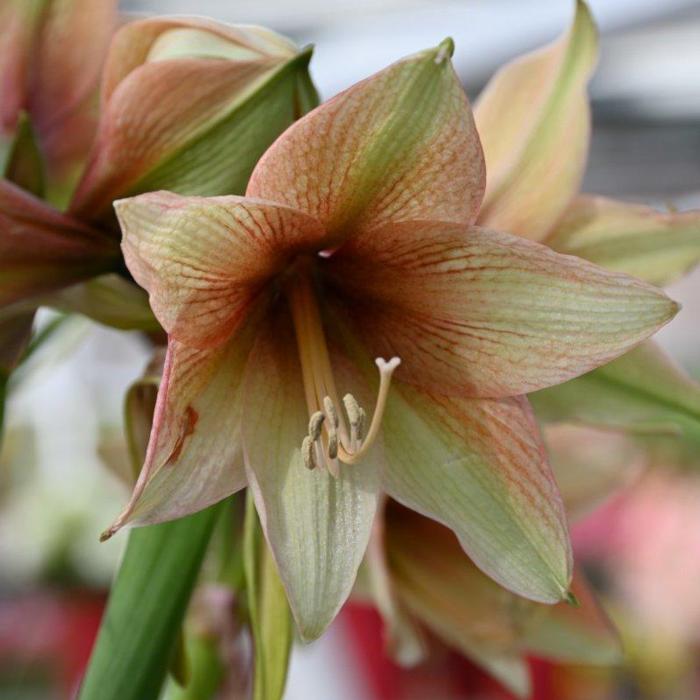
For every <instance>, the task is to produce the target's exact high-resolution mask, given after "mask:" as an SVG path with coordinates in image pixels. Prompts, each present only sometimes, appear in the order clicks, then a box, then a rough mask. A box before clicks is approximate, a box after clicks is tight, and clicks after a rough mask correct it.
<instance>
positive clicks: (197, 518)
mask: <svg viewBox="0 0 700 700" xmlns="http://www.w3.org/2000/svg"><path fill="white" fill-rule="evenodd" d="M220 510H221V506H220V505H218V504H217V505H215V506H211V507H210V508H207V509H206V510H203V511H200V512H199V513H195V514H194V515H190V516H188V517H186V518H181V519H180V520H174V521H172V522H169V523H163V524H161V525H151V526H149V527H144V528H138V529H135V530H133V531H132V532H131V533H130V535H129V542H128V544H127V549H126V553H125V555H124V560H123V562H122V565H121V567H120V569H119V573H118V574H117V578H116V581H115V582H114V585H113V586H112V592H111V594H110V597H109V603H108V605H107V610H106V612H105V615H104V618H103V619H102V624H101V626H100V632H99V635H98V637H97V642H96V643H95V647H94V649H93V652H92V656H91V658H90V664H89V666H88V670H87V674H86V676H85V679H84V681H83V685H82V687H81V689H80V694H79V696H78V698H79V700H151V699H152V698H153V699H155V698H157V697H158V695H159V693H160V690H161V686H162V684H163V681H164V679H165V676H166V673H167V671H168V667H169V665H170V662H171V660H172V656H173V652H174V650H175V647H176V642H177V638H178V634H179V633H180V628H181V625H182V621H183V617H184V615H185V610H186V608H187V604H188V602H189V599H190V595H191V593H192V589H193V588H194V585H195V583H196V580H197V575H198V573H199V569H200V566H201V564H202V560H203V558H204V554H205V552H206V549H207V545H208V543H209V539H210V536H211V533H212V530H213V528H214V524H215V522H216V519H217V517H218V515H219V513H220Z"/></svg>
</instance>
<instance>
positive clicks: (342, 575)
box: [242, 322, 379, 641]
mask: <svg viewBox="0 0 700 700" xmlns="http://www.w3.org/2000/svg"><path fill="white" fill-rule="evenodd" d="M294 344H295V341H294V336H293V335H292V332H291V329H289V328H287V327H286V326H285V325H283V324H282V323H281V322H280V323H277V324H276V325H271V326H270V328H268V330H267V332H266V333H265V334H263V335H261V336H260V338H259V339H258V342H257V344H256V346H255V348H254V349H253V352H252V353H251V357H250V361H249V363H248V367H247V368H246V378H245V384H244V387H245V395H246V405H245V414H244V416H243V423H242V430H243V442H244V449H245V456H246V470H247V473H248V480H249V483H250V488H251V489H252V490H253V495H254V498H255V505H256V508H257V510H258V514H259V515H260V522H261V524H262V527H263V530H264V532H265V536H266V538H267V541H268V542H269V544H270V548H271V550H272V554H273V556H274V558H275V561H276V562H277V567H278V569H279V573H280V577H281V579H282V582H283V583H284V586H285V589H286V591H287V597H288V599H289V603H290V606H291V609H292V613H293V614H294V618H295V620H296V623H297V626H298V628H299V632H300V634H301V636H302V639H304V640H305V641H311V640H313V639H316V638H317V637H318V636H320V635H321V633H322V632H323V631H324V630H325V628H326V627H327V626H328V624H329V623H330V622H331V620H332V619H333V618H334V617H335V615H336V613H337V612H338V610H339V609H340V607H341V605H342V604H343V603H344V602H345V600H346V598H347V597H348V595H349V594H350V591H351V589H352V585H353V583H354V581H355V576H356V574H357V569H358V567H359V565H360V562H361V561H362V557H363V555H364V553H365V550H366V548H367V543H368V540H369V535H370V530H371V527H372V520H373V517H374V513H375V509H376V504H377V489H378V482H379V477H378V474H377V471H376V465H375V464H373V463H372V459H371V457H372V455H370V456H368V458H367V460H364V461H363V462H362V463H360V464H355V465H352V466H346V465H341V467H340V474H339V476H338V478H334V477H333V476H331V475H330V474H329V473H328V472H327V471H326V470H325V469H323V468H321V467H317V468H316V469H314V470H309V469H307V468H306V467H305V466H304V460H303V458H302V454H301V443H302V440H303V438H304V436H305V435H306V434H307V431H308V420H309V414H308V410H307V406H306V400H305V396H304V389H303V385H302V378H301V377H302V375H301V367H300V365H299V361H298V357H297V353H296V352H295V350H294Z"/></svg>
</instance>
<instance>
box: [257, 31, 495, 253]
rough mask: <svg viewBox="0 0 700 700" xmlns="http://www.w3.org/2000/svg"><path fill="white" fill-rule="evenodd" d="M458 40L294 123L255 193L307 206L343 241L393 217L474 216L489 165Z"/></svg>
mask: <svg viewBox="0 0 700 700" xmlns="http://www.w3.org/2000/svg"><path fill="white" fill-rule="evenodd" d="M451 50H452V45H451V42H450V41H449V40H446V41H445V42H443V43H442V44H441V45H440V46H439V47H437V48H435V49H432V50H428V51H423V52H422V53H419V54H416V55H414V56H411V57H409V58H406V59H404V60H402V61H399V62H398V63H395V64H393V65H392V66H389V68H386V69H385V70H383V71H381V72H380V73H377V74H376V75H374V76H372V77H371V78H368V79H367V80H364V81H362V82H360V83H358V84H356V85H354V86H353V87H351V88H350V89H348V90H346V91H345V92H343V93H341V94H340V95H338V96H336V97H335V98H333V99H332V100H330V101H328V102H326V103H325V104H323V105H322V106H321V107H319V108H317V109H316V110H314V111H313V112H311V113H310V114H309V115H307V116H306V117H304V118H303V119H301V120H300V121H299V122H297V123H296V124H294V125H293V126H292V127H290V128H289V129H288V130H287V131H286V132H285V133H284V134H283V135H282V136H281V137H280V138H279V139H278V140H277V141H276V142H275V143H274V145H273V146H272V147H271V148H270V149H269V150H268V151H267V153H266V154H265V155H264V156H263V158H262V159H261V160H260V162H259V163H258V165H257V166H256V168H255V171H254V172H253V175H252V176H251V179H250V183H249V185H248V190H247V194H248V195H250V196H255V197H263V198H265V199H270V200H272V201H275V202H281V203H284V204H288V205H289V206H292V207H295V208H297V209H300V210H301V211H305V212H307V213H309V214H311V215H312V216H314V217H316V218H317V219H319V220H320V221H321V222H322V223H323V224H324V225H325V226H326V227H327V228H328V230H329V231H330V232H331V233H332V234H333V235H334V236H335V237H336V240H337V241H339V240H341V239H342V238H344V237H345V236H346V235H349V234H350V233H351V232H352V230H355V229H361V228H363V227H367V226H375V225H377V224H379V223H382V222H387V221H400V220H410V219H426V218H428V219H439V220H443V221H454V222H459V223H471V222H472V221H473V220H474V219H475V217H476V213H477V211H478V208H479V204H480V202H481V197H482V193H483V183H484V166H483V158H482V154H481V147H480V145H479V139H478V136H477V134H476V131H475V129H474V122H473V119H472V115H471V111H470V109H469V104H468V102H467V98H466V96H465V95H464V91H463V90H462V87H461V85H460V83H459V80H458V78H457V76H456V75H455V72H454V69H453V68H452V65H451V63H450V61H449V55H450V54H451Z"/></svg>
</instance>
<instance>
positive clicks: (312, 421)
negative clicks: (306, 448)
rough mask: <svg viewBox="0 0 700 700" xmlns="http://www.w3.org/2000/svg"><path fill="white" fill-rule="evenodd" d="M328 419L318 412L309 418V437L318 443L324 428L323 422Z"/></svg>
mask: <svg viewBox="0 0 700 700" xmlns="http://www.w3.org/2000/svg"><path fill="white" fill-rule="evenodd" d="M325 419H326V417H325V416H324V415H323V413H321V411H316V412H315V413H314V414H313V415H312V416H311V418H309V437H310V438H311V439H312V440H313V441H314V442H316V440H318V439H319V438H320V437H321V428H322V427H323V421H324V420H325Z"/></svg>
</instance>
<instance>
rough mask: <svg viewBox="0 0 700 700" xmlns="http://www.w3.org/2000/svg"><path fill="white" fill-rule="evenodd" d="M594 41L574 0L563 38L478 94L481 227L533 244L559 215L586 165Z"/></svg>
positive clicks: (517, 63)
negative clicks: (483, 172)
mask: <svg viewBox="0 0 700 700" xmlns="http://www.w3.org/2000/svg"><path fill="white" fill-rule="evenodd" d="M597 43H598V41H597V32H596V28H595V25H594V24H593V19H592V18H591V15H590V11H589V10H588V7H587V6H586V4H585V2H583V1H582V0H578V2H577V4H576V16H575V18H574V22H573V25H572V27H571V29H570V30H569V31H568V32H567V33H566V34H565V35H564V36H562V37H561V38H560V39H559V40H558V41H556V42H554V43H553V44H551V45H549V46H547V47H545V48H543V49H540V50H539V51H535V52H534V53H531V54H528V55H526V56H523V57H521V58H519V59H517V60H515V61H513V62H512V63H509V64H508V65H506V66H504V67H503V68H501V70H500V71H499V72H498V73H496V75H495V76H494V77H493V79H492V80H491V82H490V83H489V84H488V85H487V86H486V88H485V89H484V92H483V93H482V94H481V96H480V98H479V100H478V101H477V103H476V106H475V108H474V115H475V118H476V124H477V128H478V131H479V135H480V137H481V141H482V144H483V147H484V155H485V158H486V171H487V185H486V195H485V197H484V206H483V208H482V210H481V214H480V216H479V223H481V224H482V225H484V226H489V227H493V228H497V229H500V230H503V231H510V232H511V233H515V234H518V235H520V236H525V237H526V238H530V239H533V240H541V239H542V238H543V237H544V236H545V234H546V233H547V232H548V231H549V230H550V228H551V227H552V226H553V225H554V223H555V222H556V220H557V219H558V218H559V216H561V214H563V212H564V211H565V210H566V207H567V206H568V204H569V202H570V201H571V199H572V198H573V196H574V195H575V194H576V192H577V191H578V189H579V186H580V183H581V178H582V177H583V171H584V168H585V164H586V156H587V152H588V140H589V132H590V110H589V107H588V98H587V95H586V84H587V82H588V79H589V77H590V75H591V72H592V70H593V67H594V65H595V63H596V59H597Z"/></svg>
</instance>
